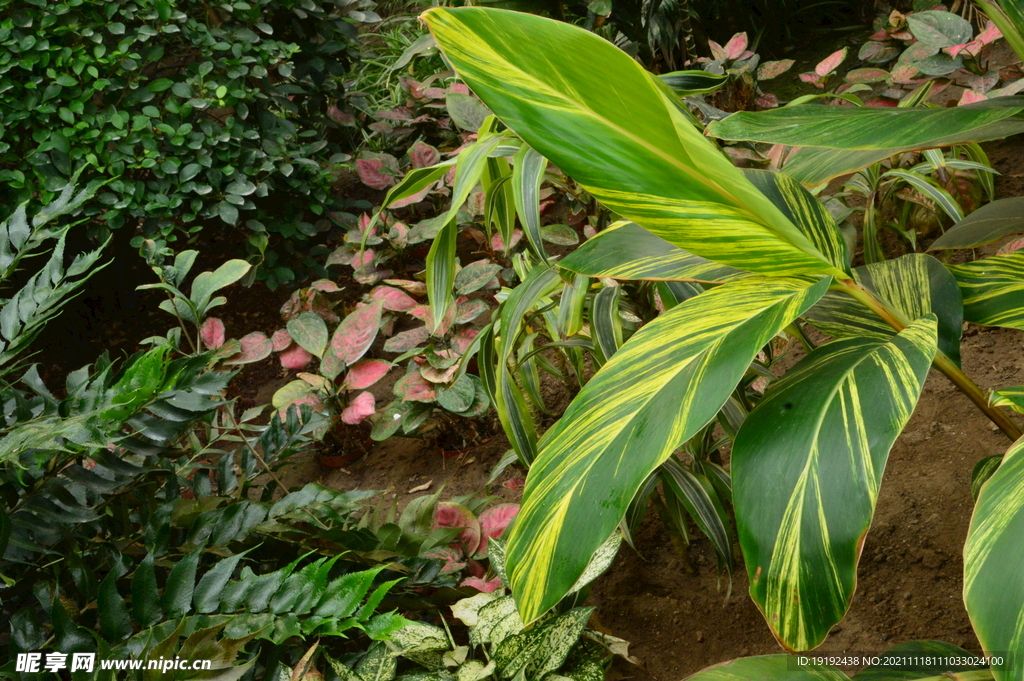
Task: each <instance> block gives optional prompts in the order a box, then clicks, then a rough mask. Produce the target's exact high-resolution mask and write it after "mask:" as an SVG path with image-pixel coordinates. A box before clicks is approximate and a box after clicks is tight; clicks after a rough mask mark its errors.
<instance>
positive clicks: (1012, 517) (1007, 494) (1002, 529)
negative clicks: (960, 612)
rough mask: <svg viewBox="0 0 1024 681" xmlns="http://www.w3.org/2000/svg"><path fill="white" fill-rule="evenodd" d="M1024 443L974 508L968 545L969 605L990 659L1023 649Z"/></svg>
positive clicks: (1014, 674) (1006, 670) (999, 674)
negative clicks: (990, 655)
mask: <svg viewBox="0 0 1024 681" xmlns="http://www.w3.org/2000/svg"><path fill="white" fill-rule="evenodd" d="M1022 552H1024V439H1020V440H1017V442H1015V443H1014V444H1013V445H1012V446H1011V447H1010V449H1009V450H1008V451H1007V452H1006V456H1004V457H1003V463H1002V464H1001V465H1000V466H999V468H998V469H997V470H996V472H995V473H993V474H992V477H990V478H989V479H988V482H986V483H985V484H984V486H982V488H981V493H980V494H979V495H978V503H977V504H976V505H975V506H974V516H973V517H972V518H971V527H970V529H969V530H968V531H967V543H966V544H965V545H964V602H965V603H966V605H967V614H968V615H969V616H970V618H971V624H973V625H974V633H975V634H977V636H978V640H979V641H980V642H981V647H982V648H983V649H984V650H985V652H986V653H987V654H993V653H1003V654H1007V653H1008V654H1009V655H1012V656H1014V658H1013V660H1014V661H1016V656H1017V655H1019V654H1020V651H1021V650H1024V615H1022V613H1024V561H1021V553H1022ZM992 671H993V673H994V675H995V678H996V680H997V681H1009V680H1010V679H1013V680H1014V681H1020V679H1024V667H1022V666H1021V665H1020V664H1019V662H1017V663H1015V664H1013V666H1008V667H1003V668H1001V669H1000V668H998V667H995V668H993V670H992Z"/></svg>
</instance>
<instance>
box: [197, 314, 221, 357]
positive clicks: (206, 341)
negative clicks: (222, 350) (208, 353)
mask: <svg viewBox="0 0 1024 681" xmlns="http://www.w3.org/2000/svg"><path fill="white" fill-rule="evenodd" d="M199 337H200V338H201V339H202V341H203V345H205V346H206V349H207V350H216V349H217V348H219V347H220V346H222V345H224V322H223V321H221V320H220V319H217V318H216V317H210V318H209V319H207V320H206V321H205V322H203V328H201V329H200V330H199Z"/></svg>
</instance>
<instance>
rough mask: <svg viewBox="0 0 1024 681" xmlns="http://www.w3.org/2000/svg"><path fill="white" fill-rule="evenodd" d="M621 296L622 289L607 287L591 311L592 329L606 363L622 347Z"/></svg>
mask: <svg viewBox="0 0 1024 681" xmlns="http://www.w3.org/2000/svg"><path fill="white" fill-rule="evenodd" d="M621 294H622V289H620V288H619V287H618V286H606V287H605V288H603V289H601V290H600V291H598V293H597V295H596V296H594V307H593V309H592V310H591V311H590V327H591V328H592V329H593V331H594V338H595V339H596V340H597V345H598V347H599V348H600V350H601V354H602V355H604V358H605V361H607V360H609V359H611V356H612V355H614V354H615V351H616V350H618V349H619V346H620V345H622V322H621V321H620V320H619V296H620V295H621Z"/></svg>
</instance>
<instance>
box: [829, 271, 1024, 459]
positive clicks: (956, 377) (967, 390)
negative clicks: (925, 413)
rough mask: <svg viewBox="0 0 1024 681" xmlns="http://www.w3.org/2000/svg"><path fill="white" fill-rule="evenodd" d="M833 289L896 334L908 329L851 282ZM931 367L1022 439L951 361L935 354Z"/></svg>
mask: <svg viewBox="0 0 1024 681" xmlns="http://www.w3.org/2000/svg"><path fill="white" fill-rule="evenodd" d="M835 287H836V288H837V289H838V290H840V291H842V292H843V293H845V294H846V295H848V296H850V297H851V298H853V299H854V300H856V301H857V302H859V303H861V304H862V305H864V306H865V307H867V308H868V309H869V310H871V311H872V312H874V313H875V314H876V315H878V316H879V317H880V318H881V319H882V320H883V321H884V322H885V323H886V324H888V325H889V326H891V327H892V328H894V329H896V331H897V332H899V331H902V330H903V329H905V328H907V325H908V324H909V322H908V321H907V320H906V319H904V318H903V316H902V315H901V314H899V313H898V312H896V311H895V310H890V309H889V308H888V307H886V306H885V304H884V303H882V302H881V301H880V300H878V299H877V298H875V297H874V296H873V295H871V293H870V292H869V291H868V290H867V289H865V288H863V287H861V286H858V285H857V284H855V283H854V282H852V281H842V280H840V281H837V282H836V284H835ZM933 365H934V366H935V368H936V369H938V370H939V371H941V372H942V373H943V374H945V375H946V378H948V379H949V380H950V381H952V382H953V385H955V386H956V387H957V388H959V389H960V390H961V392H963V393H964V394H965V395H967V397H968V399H970V400H971V402H974V404H975V405H977V407H978V408H979V409H981V411H982V412H984V414H985V416H987V417H988V418H989V419H990V420H991V421H992V423H994V424H996V425H997V426H999V430H1001V431H1003V433H1004V434H1005V435H1006V437H1008V438H1010V439H1011V440H1013V441H1014V442H1016V441H1017V440H1019V439H1020V438H1021V436H1024V432H1022V431H1021V429H1020V427H1018V426H1017V424H1016V423H1014V422H1013V421H1012V420H1011V419H1010V417H1009V416H1007V415H1006V412H1004V411H1003V410H1002V409H1000V408H999V407H994V406H992V405H991V404H989V401H988V396H987V395H986V394H985V392H984V391H983V390H982V389H981V388H979V387H978V384H977V383H975V382H974V381H972V380H971V379H970V377H969V376H967V374H965V373H964V372H963V371H962V370H961V369H960V367H958V366H957V365H956V364H955V363H954V362H953V360H951V359H950V358H949V357H947V356H946V355H945V354H944V353H943V352H942V351H941V350H938V351H936V353H935V360H934V362H933Z"/></svg>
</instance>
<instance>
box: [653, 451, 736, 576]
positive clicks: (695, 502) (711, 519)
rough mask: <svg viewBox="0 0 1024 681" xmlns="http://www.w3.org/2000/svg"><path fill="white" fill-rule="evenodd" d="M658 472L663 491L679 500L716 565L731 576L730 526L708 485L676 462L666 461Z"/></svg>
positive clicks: (726, 516) (723, 510) (699, 476)
mask: <svg viewBox="0 0 1024 681" xmlns="http://www.w3.org/2000/svg"><path fill="white" fill-rule="evenodd" d="M661 471H662V476H661V478H662V480H663V481H664V482H665V485H666V491H669V490H670V491H671V492H672V494H674V495H675V497H676V498H677V499H679V502H680V503H681V504H682V505H683V506H684V507H685V508H686V512H687V513H689V514H690V517H691V518H693V522H695V523H697V527H699V528H700V531H701V532H703V533H704V534H705V535H706V536H707V538H708V539H710V540H711V544H712V545H713V546H714V547H715V553H717V554H718V560H719V565H721V566H724V567H725V568H726V569H728V570H729V572H730V573H731V572H732V569H733V567H735V565H736V561H735V559H734V558H733V555H732V522H730V521H729V515H728V514H727V513H726V512H725V507H724V506H723V505H722V501H721V500H720V499H719V498H718V494H717V493H716V492H715V488H714V487H713V486H712V485H711V481H710V480H708V479H707V478H706V477H704V476H703V475H698V474H695V473H693V472H691V471H689V470H687V469H686V468H684V467H683V466H682V465H681V464H680V463H679V462H678V461H677V460H675V459H668V460H667V461H665V463H663V464H662V465H661Z"/></svg>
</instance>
